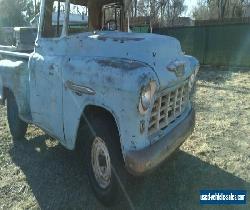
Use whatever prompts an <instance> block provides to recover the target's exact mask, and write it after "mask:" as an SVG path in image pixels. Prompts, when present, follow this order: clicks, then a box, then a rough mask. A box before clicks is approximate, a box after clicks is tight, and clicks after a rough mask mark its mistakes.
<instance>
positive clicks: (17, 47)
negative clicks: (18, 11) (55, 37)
mask: <svg viewBox="0 0 250 210" xmlns="http://www.w3.org/2000/svg"><path fill="white" fill-rule="evenodd" d="M36 36H37V28H33V27H15V28H13V30H10V28H8V30H3V29H1V30H0V37H2V38H0V50H2V51H10V52H25V53H31V52H32V51H33V50H34V44H35V40H36Z"/></svg>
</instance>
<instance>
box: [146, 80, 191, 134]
mask: <svg viewBox="0 0 250 210" xmlns="http://www.w3.org/2000/svg"><path fill="white" fill-rule="evenodd" d="M188 100H189V92H188V83H187V82H186V83H185V84H184V85H182V86H181V87H178V88H176V89H175V90H173V91H170V92H168V93H166V94H164V95H161V96H160V97H158V98H157V99H156V100H155V103H154V105H153V109H152V112H151V117H150V121H149V127H148V133H149V135H152V134H154V133H156V132H157V131H159V130H160V129H163V128H166V127H167V126H168V125H169V124H170V123H172V122H174V121H175V120H176V119H177V118H178V117H180V116H181V114H182V113H183V112H184V111H185V108H186V106H187V104H188Z"/></svg>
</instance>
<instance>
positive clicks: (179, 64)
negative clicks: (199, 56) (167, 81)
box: [167, 61, 185, 77]
mask: <svg viewBox="0 0 250 210" xmlns="http://www.w3.org/2000/svg"><path fill="white" fill-rule="evenodd" d="M167 70H168V71H170V72H173V73H175V75H176V77H183V76H184V75H185V62H183V61H174V62H171V63H170V64H169V65H168V66H167Z"/></svg>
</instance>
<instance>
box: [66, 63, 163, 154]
mask: <svg viewBox="0 0 250 210" xmlns="http://www.w3.org/2000/svg"><path fill="white" fill-rule="evenodd" d="M63 78H64V81H65V84H69V81H71V83H70V84H72V83H73V84H74V85H75V87H79V88H80V89H78V90H81V87H84V88H85V90H86V88H87V89H88V90H91V93H94V94H86V92H84V91H83V92H82V93H79V92H77V91H74V90H72V89H69V88H68V86H67V85H65V87H64V94H63V104H64V105H63V106H64V131H65V140H66V142H65V143H66V145H65V146H66V147H67V148H69V149H74V147H75V142H76V138H77V132H78V126H79V123H80V119H81V116H82V114H83V112H84V109H85V107H86V106H88V105H93V106H98V107H101V108H103V109H105V110H107V111H108V112H110V113H112V115H113V117H114V119H115V121H116V124H117V127H118V129H119V134H120V141H121V145H122V150H123V151H126V150H132V149H135V148H137V146H138V145H137V144H138V143H137V141H136V140H137V139H139V138H138V131H139V129H140V128H139V125H140V121H141V120H142V119H143V116H141V114H140V113H139V111H138V104H139V97H140V92H141V89H142V87H143V86H145V85H147V84H148V83H149V82H150V81H152V80H154V81H156V83H157V85H158V84H159V83H158V78H157V76H156V74H155V72H154V71H153V70H152V69H151V68H150V67H149V66H147V65H146V64H144V63H141V62H137V61H130V60H124V59H117V58H116V59H113V58H85V59H82V58H81V59H80V58H70V59H68V61H67V63H66V64H65V70H64V72H63ZM139 144H141V145H140V146H139V147H143V146H145V145H143V144H145V142H144V141H141V142H140V143H139Z"/></svg>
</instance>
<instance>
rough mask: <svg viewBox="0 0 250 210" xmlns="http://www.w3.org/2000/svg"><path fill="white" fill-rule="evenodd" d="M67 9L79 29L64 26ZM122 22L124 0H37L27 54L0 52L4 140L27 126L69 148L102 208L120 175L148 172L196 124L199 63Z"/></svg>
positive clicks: (19, 135) (172, 42)
mask: <svg viewBox="0 0 250 210" xmlns="http://www.w3.org/2000/svg"><path fill="white" fill-rule="evenodd" d="M96 2H98V3H96ZM58 8H60V9H58ZM61 8H63V9H61ZM72 8H77V11H76V12H75V13H77V12H79V11H80V12H81V13H84V14H87V15H88V24H87V25H86V24H84V25H83V24H79V25H77V24H75V23H74V24H71V23H72V22H71V20H70V17H71V16H72V15H70V14H71V13H72V12H74V11H72ZM54 12H56V14H57V15H58V18H57V19H58V22H57V24H56V23H54V22H53V20H52V13H54ZM61 15H63V21H61V20H62V18H61ZM125 16H126V3H124V2H123V1H117V0H100V1H88V0H74V1H71V0H66V1H58V0H42V1H41V9H40V21H39V26H38V32H37V38H36V41H35V43H34V45H33V47H32V48H31V47H30V49H29V48H27V45H26V46H24V48H23V50H22V47H15V46H9V47H8V46H0V102H1V104H5V103H6V101H7V116H8V122H9V128H10V132H11V134H12V136H13V139H15V140H21V139H24V136H25V134H26V130H27V126H28V124H34V125H36V126H38V127H39V128H41V129H42V130H44V131H45V132H46V133H47V134H49V135H50V136H52V137H54V138H56V139H58V140H59V141H60V143H61V144H62V145H64V146H65V147H66V148H67V149H69V150H74V149H76V148H77V149H78V151H80V153H81V156H80V157H81V158H83V161H85V162H86V163H87V166H88V167H87V170H88V175H89V179H90V183H91V185H92V187H93V190H94V192H95V194H96V196H97V198H99V200H101V201H102V202H103V203H104V204H106V205H110V204H112V203H113V202H114V201H115V196H116V195H117V194H119V193H117V192H118V191H119V183H120V182H119V180H118V177H117V175H119V174H121V173H120V172H121V171H123V170H124V169H126V170H124V171H125V172H126V173H127V172H128V174H125V173H122V174H123V175H122V176H126V175H133V176H142V175H144V174H146V173H147V172H149V171H152V170H153V169H154V168H155V167H156V166H158V165H159V164H160V163H162V162H163V161H164V160H165V159H166V158H167V157H168V156H170V155H171V154H172V153H173V152H174V151H175V150H176V149H177V148H179V147H180V145H181V144H182V143H183V142H184V141H185V139H186V138H187V137H188V136H190V134H191V133H192V131H193V128H194V125H195V111H194V109H193V107H192V102H191V98H192V97H191V96H192V94H193V92H194V86H195V78H196V74H197V72H198V70H199V63H198V61H197V60H196V59H195V58H193V57H191V56H187V55H185V54H184V53H183V52H182V49H181V46H180V43H179V41H178V40H176V39H175V38H172V37H168V36H161V35H156V34H143V33H141V34H139V33H128V32H125V31H126V30H127V26H125V20H124V19H125ZM32 30H33V29H32ZM21 31H22V30H21ZM26 33H27V31H26ZM19 46H22V45H19ZM28 46H30V45H28ZM119 176H121V175H119Z"/></svg>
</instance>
